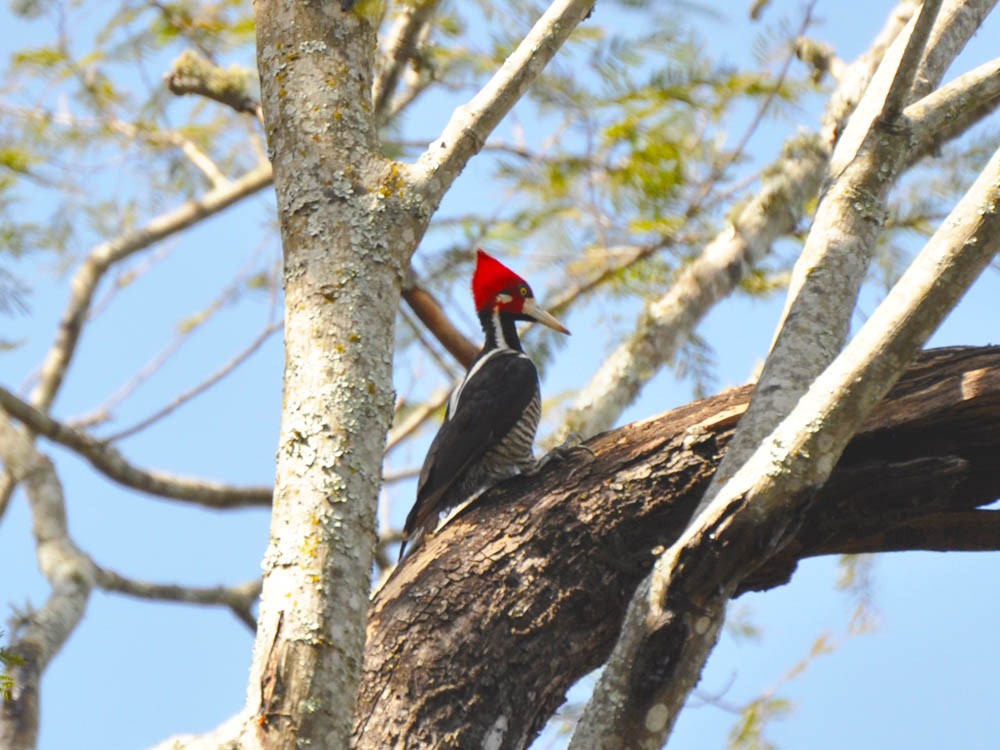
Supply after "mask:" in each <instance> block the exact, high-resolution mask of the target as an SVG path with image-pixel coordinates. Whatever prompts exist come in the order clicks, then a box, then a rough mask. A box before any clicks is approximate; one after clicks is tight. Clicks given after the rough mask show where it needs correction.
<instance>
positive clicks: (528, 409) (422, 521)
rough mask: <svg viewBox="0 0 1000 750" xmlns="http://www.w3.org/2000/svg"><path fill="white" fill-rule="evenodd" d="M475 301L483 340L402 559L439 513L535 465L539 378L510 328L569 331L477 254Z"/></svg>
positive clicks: (454, 400)
mask: <svg viewBox="0 0 1000 750" xmlns="http://www.w3.org/2000/svg"><path fill="white" fill-rule="evenodd" d="M472 297H473V300H474V302H475V305H476V313H477V314H478V315H479V322H480V323H481V324H482V326H483V333H484V334H485V337H486V341H485V343H484V344H483V348H482V350H481V351H480V352H479V354H478V355H477V356H476V359H475V361H473V363H472V366H471V367H470V368H469V371H468V372H467V373H466V374H465V377H464V378H463V379H462V382H461V383H459V385H458V387H457V388H455V390H454V391H452V394H451V396H450V398H449V399H448V407H447V410H446V411H445V415H444V422H443V423H442V425H441V428H440V430H438V433H437V435H436V436H435V437H434V440H433V442H432V443H431V447H430V449H429V450H428V451H427V457H426V458H425V459H424V465H423V468H422V469H421V470H420V480H419V482H418V483H417V500H416V502H415V503H414V504H413V508H412V509H411V510H410V513H409V515H408V516H407V517H406V524H405V525H404V526H403V543H402V545H401V547H400V550H399V559H400V560H402V559H403V554H404V553H405V551H406V546H407V543H408V542H411V541H412V542H413V546H414V548H415V547H416V546H417V545H419V544H420V543H421V541H422V539H423V536H424V535H425V534H427V533H433V532H434V529H435V528H436V527H437V524H438V521H439V519H440V517H441V514H442V513H444V512H445V511H448V510H451V509H452V508H455V507H456V506H458V505H460V504H461V503H462V501H463V500H466V499H467V498H468V497H469V496H470V495H472V494H473V493H474V492H476V491H477V490H479V489H482V488H485V487H487V486H490V485H493V484H495V483H496V482H498V481H500V480H502V479H506V478H507V477H510V476H513V475H514V474H518V473H520V472H523V471H527V470H529V469H531V468H533V467H534V465H535V456H534V451H533V450H532V446H533V444H534V441H535V431H536V430H537V429H538V418H539V416H540V414H541V411H542V397H541V393H540V391H539V389H538V371H537V370H536V369H535V365H534V363H533V362H532V361H531V359H530V358H529V357H528V355H527V354H525V353H524V350H523V349H522V348H521V340H520V339H519V338H518V336H517V327H516V326H515V323H516V322H517V321H519V320H525V321H528V320H533V321H536V322H538V323H541V324H542V325H544V326H548V327H549V328H552V329H553V330H556V331H559V332H560V333H565V334H568V333H569V331H568V330H567V329H566V327H565V326H564V325H563V324H562V323H560V322H559V321H558V320H556V319H555V318H554V317H552V316H551V315H550V314H549V313H547V312H545V310H543V309H542V308H541V307H539V306H538V303H537V302H535V295H534V294H533V293H532V291H531V287H530V286H528V282H526V281H525V280H524V279H522V278H521V277H520V276H518V275H517V274H516V273H514V272H513V271H511V270H510V269H509V268H507V266H505V265H504V264H503V263H501V262H500V261H498V260H496V259H495V258H493V257H491V256H489V255H487V254H486V253H484V252H483V251H482V250H477V251H476V270H475V272H474V273H473V275H472Z"/></svg>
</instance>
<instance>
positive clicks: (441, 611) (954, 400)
mask: <svg viewBox="0 0 1000 750" xmlns="http://www.w3.org/2000/svg"><path fill="white" fill-rule="evenodd" d="M748 396H749V388H747V387H745V388H741V389H734V390H731V391H727V392H726V393H723V394H721V395H719V396H715V397H713V398H711V399H706V400H704V401H700V402H696V403H693V404H689V405H687V406H684V407H682V408H680V409H676V410H674V411H672V412H669V413H667V414H665V415H662V416H660V417H657V418H654V419H650V420H647V421H644V422H640V423H636V424H633V425H629V426H627V427H624V428H622V429H619V430H615V431H613V432H609V433H605V434H602V435H600V436H598V437H596V438H594V439H593V440H591V441H589V442H588V443H587V447H588V448H589V449H590V450H591V451H592V452H593V454H592V455H591V454H590V453H587V452H584V451H580V452H578V453H576V454H574V455H572V456H570V457H569V458H568V459H566V460H564V461H561V462H553V463H551V464H550V465H549V466H548V467H547V468H546V469H545V470H544V471H542V472H540V473H539V474H538V475H535V476H533V477H524V478H518V479H514V480H511V481H510V482H507V483H505V484H503V485H501V486H500V487H498V488H496V489H494V490H493V491H491V492H489V493H487V494H486V495H484V496H483V497H482V498H480V500H479V501H477V502H476V503H475V504H473V505H472V506H471V507H470V508H468V509H467V510H466V511H464V512H463V513H461V514H460V515H459V516H458V517H456V518H455V519H453V520H452V521H451V523H449V524H448V525H447V526H446V527H445V528H444V529H442V530H441V531H440V532H439V533H438V534H437V535H436V536H434V537H433V538H431V539H430V540H429V541H428V542H427V544H426V546H425V547H423V548H422V549H421V550H419V551H418V552H417V553H416V554H414V556H413V557H412V558H410V559H409V560H408V561H407V562H406V564H404V565H403V566H402V567H401V568H400V569H399V570H398V571H397V572H396V574H395V575H394V576H393V577H392V578H391V579H390V580H389V581H388V582H387V583H386V585H385V586H384V587H383V588H382V590H381V591H380V592H379V593H378V594H377V595H376V597H375V598H374V600H373V603H372V607H371V620H370V625H369V630H368V648H367V655H366V663H365V680H364V682H363V687H362V691H361V694H360V699H359V710H358V714H357V719H356V726H355V742H356V743H357V744H356V747H357V748H359V750H365V749H366V748H379V750H383V749H384V748H394V747H403V746H404V744H405V743H406V742H409V743H417V744H423V745H426V746H435V745H436V744H440V743H441V742H442V741H443V740H442V738H443V737H444V736H445V735H446V734H447V736H448V743H449V744H453V745H455V746H463V747H466V746H467V747H479V746H481V745H482V741H483V738H484V737H486V735H487V734H488V733H489V732H491V731H492V732H493V733H494V734H497V733H499V732H500V731H501V728H503V731H504V732H505V733H506V734H505V735H504V737H503V743H502V744H498V745H497V746H498V747H517V746H524V745H525V744H527V743H528V742H529V741H530V738H531V737H533V736H534V735H535V734H536V733H537V732H538V731H539V729H540V728H541V726H543V724H544V722H545V721H546V720H547V718H548V717H549V716H550V715H551V713H552V712H553V711H554V710H555V708H556V707H558V705H559V704H560V703H561V702H562V700H563V699H564V697H565V691H566V690H567V689H568V687H569V686H570V685H572V684H573V683H574V682H575V681H576V680H577V679H579V677H581V676H582V675H584V674H586V673H587V672H589V671H590V670H592V669H594V668H595V667H597V666H598V665H600V664H601V663H602V662H603V660H604V659H605V658H606V656H607V655H608V653H609V651H610V649H611V647H612V645H613V644H614V641H615V638H616V636H617V634H618V630H619V628H620V625H621V622H622V618H623V616H624V612H625V606H626V604H627V603H628V601H629V599H630V598H631V595H632V591H633V590H634V588H635V587H636V586H637V584H638V583H639V581H640V580H641V579H642V578H643V577H644V576H645V575H646V574H647V573H648V572H649V570H650V568H651V566H652V563H653V561H654V559H655V557H654V555H655V552H656V551H657V550H660V549H662V548H665V547H667V546H669V545H670V544H671V543H672V542H673V541H675V540H676V538H677V537H678V536H679V535H680V533H681V531H682V530H683V529H684V527H685V525H686V523H687V521H688V517H689V515H690V513H691V512H692V510H693V509H694V507H695V505H696V504H697V502H698V499H699V498H700V496H701V494H702V493H703V492H704V490H705V488H706V487H707V485H708V482H709V481H710V479H711V477H712V474H713V472H714V470H715V467H716V466H717V464H718V461H719V459H720V456H721V454H722V452H723V450H724V449H725V446H726V443H727V441H728V439H729V438H730V436H731V435H732V432H733V430H734V428H735V425H736V423H737V421H738V420H739V418H740V416H741V415H742V413H743V412H744V410H745V408H746V403H747V399H748ZM998 423H1000V347H984V348H980V349H974V348H968V349H965V348H959V349H942V350H935V351H931V352H927V353H925V354H923V355H922V356H921V357H920V358H919V360H918V362H917V363H916V364H915V365H913V366H911V367H910V369H909V370H908V371H907V374H906V375H904V377H903V378H902V379H901V380H900V382H899V383H898V384H897V385H896V387H895V388H894V389H893V390H892V391H891V392H890V394H889V395H888V396H887V398H886V399H885V400H884V402H883V403H882V404H881V405H880V406H878V407H877V408H876V410H875V412H874V414H873V415H872V416H871V417H870V418H869V420H868V421H867V422H866V424H865V427H864V428H863V429H862V431H861V432H859V434H858V435H857V437H856V438H855V439H854V440H853V441H852V442H851V443H850V445H849V446H848V448H847V450H846V452H845V453H844V455H843V457H842V458H841V460H840V462H839V464H838V465H837V468H836V469H835V471H834V473H833V474H832V476H831V478H830V480H829V482H828V483H827V485H826V486H825V487H824V489H823V490H822V491H821V492H820V495H819V497H818V499H817V502H815V503H814V504H813V505H812V509H811V510H810V511H809V512H808V513H807V515H806V516H805V518H804V519H803V522H802V526H801V530H800V532H799V534H797V535H796V538H795V543H796V544H798V548H797V549H795V550H794V556H793V557H791V558H786V559H784V560H778V559H776V560H775V561H773V564H772V566H771V567H770V568H761V569H759V570H758V572H757V574H756V575H755V577H754V578H753V579H750V580H748V581H747V582H746V586H745V588H748V587H750V586H751V585H753V586H754V587H769V586H774V585H777V584H779V583H781V582H783V581H784V580H787V577H788V575H789V574H790V573H791V571H792V570H793V569H794V565H795V563H796V562H797V560H798V559H801V558H802V557H807V556H811V555H816V554H831V553H840V552H848V551H852V552H853V551H862V550H863V551H869V552H870V551H879V550H898V549H927V548H931V549H940V548H942V547H943V546H945V545H949V546H947V548H948V549H967V548H975V549H1000V535H993V536H992V537H991V536H990V532H991V531H995V530H996V528H997V526H998V524H997V521H996V516H994V515H987V512H986V511H975V510H973V509H974V508H977V507H980V506H983V505H986V504H988V503H990V502H992V501H993V500H994V499H995V498H996V497H998V496H1000V466H998V464H997V462H996V458H995V457H996V455H997V454H998V452H1000V429H997V424H998ZM906 478H909V479H908V481H901V480H903V479H906ZM973 513H975V514H976V517H975V519H976V520H982V521H983V522H984V523H983V530H982V531H979V532H968V533H969V534H970V536H969V537H965V536H964V534H965V533H966V532H967V531H968V529H970V528H971V525H972V524H973V523H975V520H974V519H973V516H972V515H971V514H973ZM934 524H938V526H934ZM933 528H943V529H948V528H951V530H952V531H953V532H954V533H955V534H963V536H962V537H956V538H954V539H953V540H952V541H951V542H950V541H949V539H950V537H949V536H948V532H947V531H941V532H937V533H935V532H933V531H931V529H933ZM963 530H964V531H963ZM925 531H927V532H928V533H923V532H925ZM879 534H881V535H882V536H881V537H879V536H878V535H879ZM991 538H992V544H991V542H990V540H991ZM792 549H793V548H792V547H791V546H790V547H788V548H786V550H785V553H786V554H791V553H790V552H789V550H792ZM441 684H447V685H448V686H449V687H448V690H447V691H444V692H442V691H440V690H432V689H431V687H432V686H433V685H438V686H440V685H441ZM457 706H460V707H461V710H460V712H459V713H456V710H457V709H456V707H457Z"/></svg>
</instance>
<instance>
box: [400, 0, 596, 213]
mask: <svg viewBox="0 0 1000 750" xmlns="http://www.w3.org/2000/svg"><path fill="white" fill-rule="evenodd" d="M593 5H594V0H554V2H553V3H552V4H551V5H550V6H549V8H548V10H546V11H545V13H544V14H542V16H541V18H539V19H538V21H537V22H536V23H535V25H534V26H533V27H532V29H531V31H530V32H529V33H528V35H527V36H526V37H525V38H524V39H523V40H522V41H521V43H520V44H519V45H518V47H517V49H516V50H514V52H513V53H511V55H510V57H508V58H507V60H506V61H505V62H504V64H503V66H502V67H501V68H500V70H498V71H497V72H496V74H494V76H493V77H492V78H491V79H490V80H489V82H488V83H487V84H486V85H485V86H484V87H483V88H482V89H481V90H480V91H479V93H477V94H476V95H475V96H474V97H473V98H472V99H471V100H470V101H469V102H468V103H467V104H465V105H463V106H461V107H459V108H458V109H456V110H455V113H454V114H453V115H452V117H451V119H450V120H449V121H448V124H447V125H446V126H445V128H444V130H443V131H442V132H441V135H440V136H439V137H438V138H437V140H435V141H434V142H433V143H431V144H430V146H429V147H428V148H427V150H426V151H425V152H424V153H423V155H421V157H420V158H419V159H418V160H417V162H416V164H414V165H412V167H411V168H410V181H411V184H412V185H413V187H414V188H415V189H416V191H417V192H418V193H420V194H421V195H422V197H423V200H424V202H425V204H426V206H427V208H426V214H427V215H428V216H429V215H430V214H431V213H433V211H434V210H435V209H436V208H437V206H438V204H439V203H440V202H441V198H442V197H443V196H444V194H445V192H446V191H447V190H448V188H449V187H451V184H452V183H453V182H454V181H455V178H456V177H458V175H459V173H460V172H461V171H462V169H463V168H464V167H465V165H466V163H467V162H468V161H469V159H470V158H472V156H473V155H475V154H476V153H478V152H479V150H480V149H481V148H482V147H483V144H484V143H486V138H487V137H488V136H489V134H490V133H491V132H492V131H493V129H494V128H495V127H496V126H497V124H498V123H499V122H500V120H501V119H503V117H504V115H506V114H507V113H508V112H509V111H510V109H511V108H512V107H513V106H514V104H516V103H517V101H518V100H519V99H520V98H521V96H522V95H523V94H524V92H525V90H527V88H528V86H529V85H530V84H531V82H532V81H533V80H535V78H537V77H538V75H539V74H540V73H541V72H542V69H543V68H544V67H545V65H546V63H548V61H549V60H551V59H552V57H553V55H555V53H556V52H557V51H558V49H559V48H560V47H561V46H562V45H563V43H564V42H565V41H566V40H567V39H568V38H569V35H570V34H571V33H572V32H573V29H575V28H576V26H577V24H579V23H580V22H581V21H582V20H583V19H584V18H586V17H587V16H588V15H589V14H590V12H591V10H592V8H593Z"/></svg>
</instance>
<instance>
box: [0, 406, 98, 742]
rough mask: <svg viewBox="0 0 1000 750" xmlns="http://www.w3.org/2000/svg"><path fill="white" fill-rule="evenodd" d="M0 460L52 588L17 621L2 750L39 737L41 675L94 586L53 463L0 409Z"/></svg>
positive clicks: (0, 727) (1, 717) (0, 730)
mask: <svg viewBox="0 0 1000 750" xmlns="http://www.w3.org/2000/svg"><path fill="white" fill-rule="evenodd" d="M0 458H2V459H3V462H4V464H5V465H6V467H7V470H8V471H9V472H11V474H12V475H13V477H14V479H15V480H16V481H18V482H22V483H23V484H24V487H25V490H26V493H27V496H28V504H29V506H30V508H31V516H32V524H33V528H34V534H35V543H36V547H37V550H38V564H39V567H40V568H41V570H42V573H43V575H44V576H45V578H46V579H47V580H48V582H49V585H50V586H51V589H52V591H51V593H50V594H49V597H48V599H47V600H46V602H45V605H44V606H43V607H42V608H41V609H39V610H33V611H30V612H26V613H24V614H22V615H21V616H20V617H18V618H17V619H16V620H15V623H14V628H13V630H12V632H11V645H10V647H9V649H8V651H9V652H10V653H11V654H12V655H13V656H15V657H16V658H17V660H18V661H17V663H16V664H14V665H12V667H11V670H10V671H11V677H12V678H13V681H14V687H13V689H12V692H11V698H10V699H9V700H4V701H3V707H2V710H0V747H5V748H15V749H17V750H20V749H21V748H34V747H35V746H36V744H37V738H38V721H39V692H40V685H39V683H40V681H41V677H42V673H43V672H44V671H45V668H46V667H47V666H48V664H49V662H50V661H52V658H53V657H54V656H55V655H56V654H57V653H58V652H59V649H61V648H62V646H63V644H64V643H65V642H66V639H67V638H69V636H70V635H71V634H72V633H73V631H74V630H75V629H76V626H77V625H78V624H79V623H80V620H81V619H82V618H83V614H84V611H85V610H86V608H87V602H88V600H89V599H90V592H91V589H92V587H93V583H94V567H93V563H92V562H91V561H90V559H89V558H88V557H87V556H86V555H84V554H83V553H82V552H80V550H79V549H77V547H76V545H75V544H74V543H73V541H72V539H70V537H69V531H68V529H67V527H66V504H65V500H64V497H63V490H62V484H61V483H60V482H59V478H58V476H57V475H56V472H55V468H54V467H53V466H52V462H51V461H49V460H48V459H47V458H46V457H44V456H42V455H41V454H39V453H38V452H37V450H36V449H35V447H34V445H32V443H31V439H30V438H29V437H28V436H27V435H25V434H24V433H23V432H22V431H20V430H18V429H17V428H16V427H15V426H14V425H13V423H12V422H11V421H10V420H9V419H8V418H7V414H6V413H5V412H3V411H2V410H0Z"/></svg>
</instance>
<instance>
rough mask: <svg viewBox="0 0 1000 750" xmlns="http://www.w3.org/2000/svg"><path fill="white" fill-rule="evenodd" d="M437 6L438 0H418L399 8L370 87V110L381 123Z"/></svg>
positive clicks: (415, 54)
mask: <svg viewBox="0 0 1000 750" xmlns="http://www.w3.org/2000/svg"><path fill="white" fill-rule="evenodd" d="M440 4H441V2H440V0H421V1H420V2H415V3H405V4H404V5H403V7H402V8H401V9H400V12H399V17H398V18H397V19H396V22H395V24H393V27H392V30H391V31H390V32H389V35H388V37H387V38H386V42H385V48H386V49H385V57H384V59H383V60H382V65H381V66H380V67H379V71H378V74H377V75H376V76H375V81H374V83H373V84H372V102H373V107H374V109H375V116H376V117H377V118H378V119H379V120H380V121H384V120H385V119H386V114H387V111H386V110H387V108H388V106H389V101H390V100H391V98H392V95H393V93H394V92H395V91H396V86H397V84H398V83H399V76H400V74H401V73H402V72H403V68H404V67H405V66H406V64H407V63H408V62H409V61H410V60H414V59H416V57H417V54H418V49H417V43H418V40H419V39H420V37H421V36H422V34H423V32H424V30H425V29H426V28H427V26H428V25H429V24H430V22H431V19H432V18H433V17H434V14H435V13H437V9H438V6H439V5H440Z"/></svg>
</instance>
